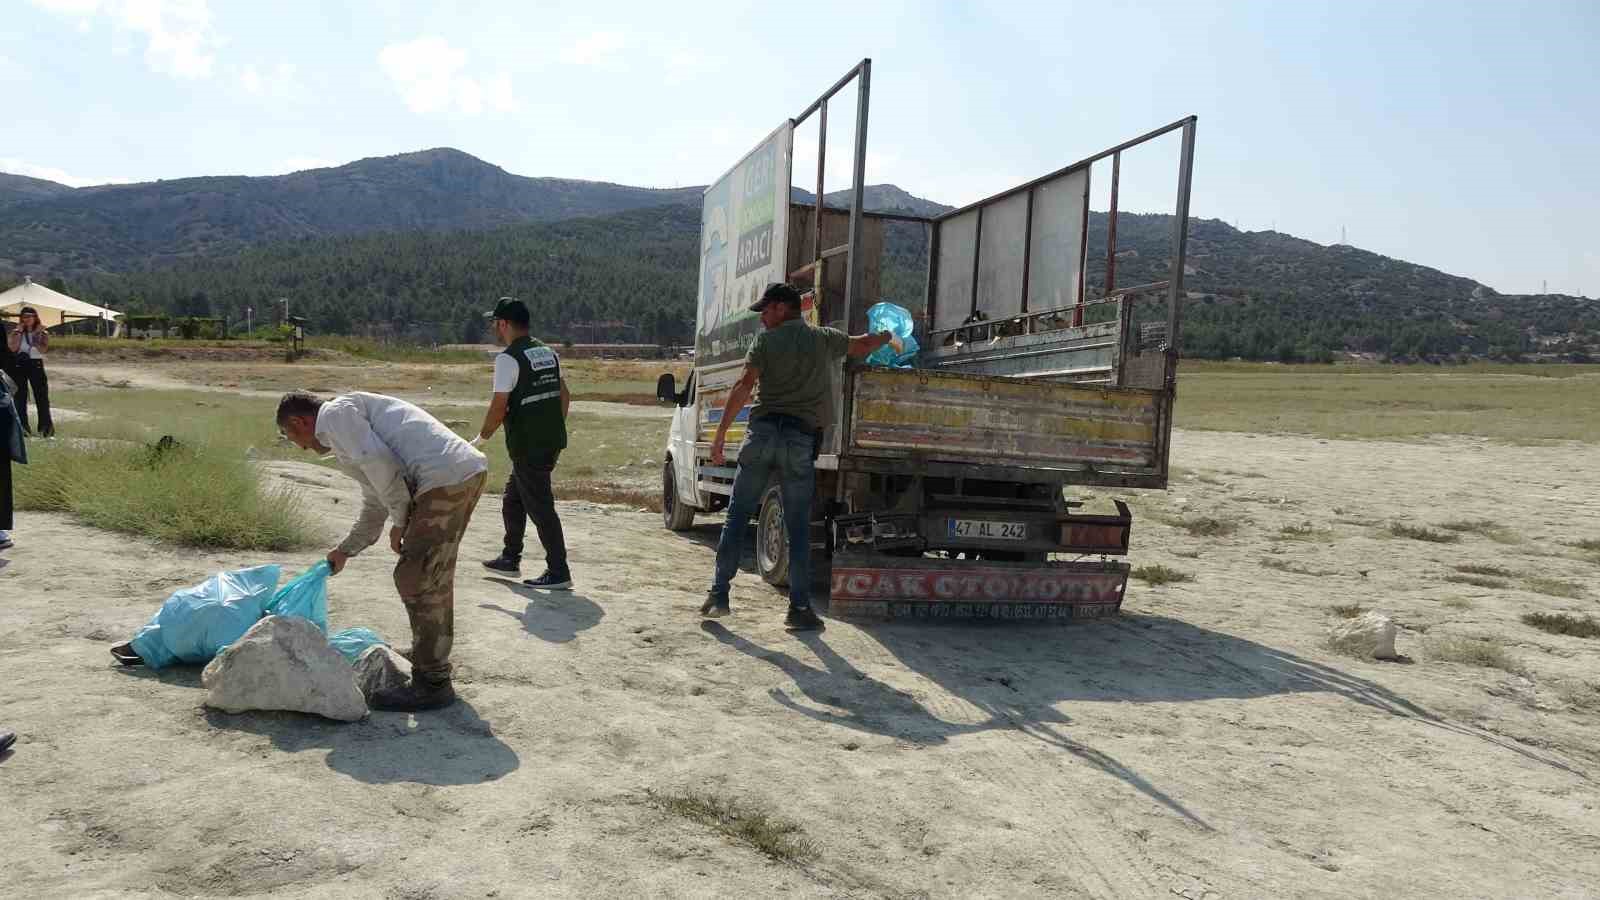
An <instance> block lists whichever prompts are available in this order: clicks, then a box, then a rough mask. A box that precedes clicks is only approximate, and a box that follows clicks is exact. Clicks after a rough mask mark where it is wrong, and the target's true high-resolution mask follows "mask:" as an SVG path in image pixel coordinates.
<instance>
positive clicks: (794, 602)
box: [700, 284, 891, 629]
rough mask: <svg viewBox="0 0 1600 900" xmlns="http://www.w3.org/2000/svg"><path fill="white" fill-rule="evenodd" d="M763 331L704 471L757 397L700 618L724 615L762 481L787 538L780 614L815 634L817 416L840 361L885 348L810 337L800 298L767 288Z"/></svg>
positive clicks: (819, 333) (863, 340)
mask: <svg viewBox="0 0 1600 900" xmlns="http://www.w3.org/2000/svg"><path fill="white" fill-rule="evenodd" d="M750 310H751V311H752V312H758V313H760V314H761V324H762V326H763V327H764V328H765V329H766V330H765V331H763V332H762V333H761V334H760V335H758V336H757V337H756V342H755V344H754V345H753V346H752V347H751V348H750V353H749V355H747V356H746V357H745V364H744V375H743V376H742V377H740V379H739V382H738V383H737V384H735V385H734V386H733V390H732V392H730V393H729V395H728V402H727V404H726V405H724V406H723V409H722V418H721V420H719V421H718V422H717V435H716V438H715V439H714V440H713V441H712V442H711V463H712V465H717V466H720V465H722V463H723V444H724V443H725V442H726V441H727V437H728V425H729V424H730V423H732V422H733V420H734V419H735V418H737V417H738V415H739V412H740V411H741V410H743V409H744V405H745V403H746V402H748V401H749V399H750V395H751V393H752V392H753V391H756V390H757V387H758V385H759V392H758V393H757V399H756V405H755V408H754V409H753V410H752V411H751V413H750V423H749V426H748V427H747V428H746V429H745V438H744V442H743V445H742V446H741V447H740V448H739V470H738V474H737V475H736V476H735V477H734V480H733V497H732V499H731V500H730V501H729V503H728V521H727V524H725V525H723V527H722V539H721V540H720V541H719V542H718V543H717V570H716V574H715V576H714V577H713V578H712V581H711V590H710V591H708V592H707V593H706V602H705V604H704V605H702V606H701V607H700V613H701V615H705V616H711V617H713V618H715V617H719V616H725V615H727V614H728V613H729V611H730V610H729V606H728V587H729V585H730V584H731V583H732V581H733V575H734V573H735V572H736V571H738V568H739V557H740V556H741V555H743V552H744V532H745V526H746V525H747V524H748V523H749V521H750V516H751V515H752V514H753V513H754V512H755V511H756V504H758V503H759V502H760V501H761V495H762V493H763V492H764V491H765V490H766V487H767V482H768V481H769V480H770V479H771V478H772V476H773V474H774V473H776V474H777V478H778V486H779V491H780V495H781V498H782V500H783V526H784V531H785V532H786V533H787V534H788V537H789V615H788V617H787V618H785V619H784V623H785V624H786V625H789V626H790V627H793V628H808V629H814V628H821V627H822V620H821V619H819V618H817V614H816V613H815V612H813V611H812V610H811V497H812V495H813V494H814V493H816V469H815V468H814V467H813V462H814V460H815V457H816V441H817V436H818V427H819V426H820V425H821V422H822V414H823V411H824V410H825V409H826V407H827V403H828V394H829V387H830V385H831V378H830V375H831V374H832V372H833V371H834V370H836V369H837V368H838V366H839V363H840V361H841V360H842V359H843V358H844V357H845V356H846V355H848V356H852V357H858V358H859V357H863V356H866V355H867V354H868V353H871V352H872V351H874V350H876V349H878V348H879V347H882V346H883V345H884V344H887V343H888V342H889V339H890V337H891V335H890V333H889V332H887V331H885V332H883V333H882V334H877V335H861V336H859V337H847V336H846V335H845V333H844V332H842V331H840V330H839V329H837V328H819V327H817V326H815V325H812V324H810V323H808V322H806V321H805V320H804V319H802V318H801V317H800V292H799V291H797V290H795V289H794V287H793V286H791V285H787V284H775V285H772V286H771V287H769V288H767V291H766V293H765V294H762V295H761V300H760V301H758V302H757V303H756V304H755V305H754V306H752V307H750Z"/></svg>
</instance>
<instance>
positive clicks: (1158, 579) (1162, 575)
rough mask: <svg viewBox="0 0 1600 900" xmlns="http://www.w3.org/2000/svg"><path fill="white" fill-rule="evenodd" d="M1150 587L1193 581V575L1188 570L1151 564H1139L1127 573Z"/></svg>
mask: <svg viewBox="0 0 1600 900" xmlns="http://www.w3.org/2000/svg"><path fill="white" fill-rule="evenodd" d="M1128 574H1129V575H1132V576H1133V577H1134V578H1137V579H1139V580H1140V581H1142V582H1144V583H1145V584H1148V585H1150V586H1151V587H1160V586H1161V585H1163V584H1179V583H1181V582H1185V581H1193V580H1194V576H1193V575H1190V574H1189V573H1188V572H1180V571H1179V570H1177V569H1174V568H1171V567H1170V566H1163V565H1153V566H1139V567H1137V568H1135V569H1134V570H1133V571H1132V572H1129V573H1128Z"/></svg>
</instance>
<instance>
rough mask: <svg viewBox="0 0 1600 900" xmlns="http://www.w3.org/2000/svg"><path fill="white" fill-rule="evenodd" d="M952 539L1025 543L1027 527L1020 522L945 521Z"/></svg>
mask: <svg viewBox="0 0 1600 900" xmlns="http://www.w3.org/2000/svg"><path fill="white" fill-rule="evenodd" d="M946 521H948V522H949V523H950V536H951V537H953V538H983V539H985V540H991V541H1025V540H1027V539H1028V526H1027V525H1025V524H1023V523H1022V522H990V521H986V520H983V519H947V520H946Z"/></svg>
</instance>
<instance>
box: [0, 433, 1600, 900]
mask: <svg viewBox="0 0 1600 900" xmlns="http://www.w3.org/2000/svg"><path fill="white" fill-rule="evenodd" d="M1173 458H1174V460H1175V461H1178V462H1179V464H1180V465H1182V466H1183V467H1185V468H1186V469H1187V470H1188V475H1187V476H1186V477H1184V478H1180V479H1179V480H1178V481H1177V482H1176V483H1175V486H1174V489H1173V490H1172V491H1171V492H1169V493H1168V494H1165V495H1156V496H1152V497H1149V498H1147V499H1146V500H1144V501H1143V502H1142V503H1141V504H1140V507H1139V509H1140V518H1139V519H1138V520H1137V522H1138V524H1137V525H1136V530H1135V535H1134V542H1135V548H1136V551H1135V555H1134V562H1135V563H1136V564H1147V563H1155V562H1159V563H1163V564H1166V565H1170V566H1173V567H1175V568H1180V569H1182V570H1184V571H1187V572H1191V573H1193V574H1194V575H1195V576H1196V580H1195V581H1193V582H1191V583H1188V584H1182V585H1174V586H1169V587H1165V588H1159V589H1156V588H1148V587H1144V586H1143V585H1139V584H1137V583H1135V585H1134V586H1133V587H1132V588H1131V589H1130V596H1129V600H1128V602H1127V604H1126V607H1125V614H1124V615H1123V616H1122V617H1120V618H1118V619H1115V620H1106V621H1100V622H1093V623H1081V624H1069V625H1039V624H1031V623H1030V624H1016V623H999V624H980V625H973V624H966V625H963V624H945V625H929V624H924V623H919V624H870V623H868V624H851V623H847V622H842V621H832V622H830V624H829V628H828V630H827V631H825V632H823V633H821V634H820V635H795V634H790V633H787V632H786V631H785V630H784V629H783V628H782V626H781V621H780V620H781V616H782V600H781V598H780V597H778V595H777V594H775V593H774V592H773V591H771V590H770V589H767V588H766V587H765V586H764V585H761V584H760V583H759V581H758V580H757V579H755V578H754V577H753V576H744V577H742V578H741V579H740V581H739V582H738V583H737V584H736V586H735V593H734V607H735V612H736V614H735V615H734V616H733V617H732V618H730V619H724V620H721V621H720V623H718V624H702V623H701V622H700V620H699V619H698V618H697V617H696V615H695V607H696V605H697V604H698V602H699V600H700V596H701V591H702V590H703V589H704V586H705V582H706V581H707V578H708V573H709V571H710V567H711V559H712V545H713V543H714V541H715V537H716V525H715V524H714V523H713V522H711V521H708V522H707V523H706V524H705V525H704V526H702V527H700V528H698V529H697V530H696V531H695V532H693V533H691V534H690V535H687V536H685V535H676V534H672V533H669V532H667V531H665V530H664V529H662V527H661V525H660V522H659V520H658V519H657V517H654V516H650V515H641V514H637V513H634V512H630V511H624V510H616V509H610V508H605V507H597V506H592V505H584V504H563V508H562V515H563V517H564V520H565V522H566V523H567V532H568V535H569V541H570V544H571V547H572V555H573V566H574V570H575V572H576V575H577V578H578V579H579V584H578V590H577V591H576V592H574V593H570V594H549V595H545V594H537V593H535V592H532V591H529V590H527V589H524V588H522V587H521V586H520V585H517V584H514V583H508V582H505V581H500V580H495V579H493V578H486V577H484V575H485V574H486V573H484V572H483V570H481V569H479V568H478V567H477V565H476V561H477V560H479V559H484V558H488V557H489V556H491V555H493V553H494V552H495V550H496V549H497V545H498V541H499V536H500V525H499V515H498V513H499V508H498V506H499V505H498V501H497V500H496V499H494V498H486V499H485V502H484V503H483V505H482V506H481V507H480V510H479V514H478V517H477V518H476V520H475V521H474V523H473V526H472V528H471V530H470V532H469V535H468V539H467V541H466V544H465V547H464V550H463V556H464V560H465V565H463V567H462V568H461V571H460V572H459V573H458V578H457V601H456V610H457V644H456V661H457V664H458V682H457V683H458V689H459V691H460V693H461V695H462V696H463V698H464V702H462V703H460V704H458V705H457V706H455V707H454V708H452V709H450V710H447V711H444V712H439V713H434V714H424V715H419V716H408V715H404V714H392V713H377V714H373V715H372V716H371V717H369V718H368V719H367V720H366V721H364V722H361V723H357V724H352V725H341V724H337V723H333V722H324V721H319V720H314V719H310V718H306V717H300V716H294V715H285V714H245V715H225V714H220V713H216V712H211V711H207V710H206V709H204V708H203V707H202V705H201V701H202V699H203V697H204V694H203V692H202V690H201V689H200V687H199V675H198V672H197V671H194V670H178V671H170V672H164V673H161V674H160V675H156V674H152V673H149V672H145V671H142V670H119V669H117V668H114V667H113V666H112V665H111V664H110V663H111V660H110V657H109V656H108V655H107V653H106V649H107V648H108V647H109V646H110V645H111V644H112V643H114V642H116V641H118V640H121V639H124V638H125V637H126V636H127V635H128V634H129V633H130V632H131V631H132V630H133V629H134V628H136V627H137V626H138V625H139V624H141V623H142V622H143V621H144V620H145V619H146V618H147V617H148V616H149V615H150V613H151V612H152V611H153V610H154V609H155V608H156V606H157V605H158V604H159V603H160V601H161V600H162V598H163V597H164V596H165V595H166V594H167V593H168V592H170V591H171V590H172V589H174V588H176V587H179V586H183V585H187V584H190V583H193V582H196V581H198V580H200V579H201V578H203V577H204V576H205V575H206V574H207V573H209V572H211V571H213V570H216V569H220V568H229V567H239V566H243V565H248V564H255V563H260V562H266V561H269V560H266V559H262V558H260V557H259V556H258V555H253V554H251V555H246V554H232V553H200V552H192V551H180V550H174V549H170V548H164V547H159V546H153V545H151V544H149V543H146V542H143V541H139V540H135V539H131V538H127V537H122V536H116V535H111V534H107V533H103V532H97V531H93V530H90V529H86V528H83V527H80V526H78V525H76V524H74V523H72V522H71V521H69V520H67V519H65V518H62V517H57V516H39V515H24V516H23V517H22V521H21V522H20V527H19V529H18V534H17V537H18V540H19V544H18V546H17V547H16V548H15V549H14V550H11V551H7V552H5V553H3V554H0V685H3V689H0V724H3V725H4V726H5V727H10V728H14V729H16V730H17V731H18V732H19V733H20V735H21V738H20V742H19V744H18V747H17V749H16V750H15V751H14V752H13V753H11V754H10V755H9V756H7V757H5V758H4V759H3V760H0V810H3V813H0V819H3V822H4V837H3V839H0V872H4V873H5V874H4V877H3V879H0V880H3V882H4V883H5V887H6V888H7V889H8V890H7V893H8V895H15V896H19V897H101V896H103V897H110V896H118V897H124V896H131V897H165V896H251V895H266V894H271V895H274V896H284V897H341V898H342V897H357V896H359V897H369V896H370V897H395V898H456V897H522V896H530V897H531V896H541V897H611V896H627V897H643V896H649V897H710V896H730V895H733V896H750V897H767V896H775V895H780V894H781V895H785V896H844V897H1172V896H1179V897H1185V898H1191V900H1196V898H1215V897H1329V898H1332V897H1581V896H1594V895H1595V894H1597V893H1600V809H1597V804H1600V788H1597V785H1596V783H1595V778H1596V777H1600V710H1597V709H1596V708H1595V707H1593V706H1591V707H1590V708H1588V709H1587V710H1585V709H1583V708H1581V698H1582V696H1583V695H1582V694H1581V688H1582V682H1581V681H1580V679H1582V678H1585V677H1586V678H1588V679H1589V680H1590V681H1595V680H1597V679H1596V672H1600V666H1597V665H1596V664H1597V662H1600V646H1597V645H1600V641H1596V640H1588V641H1585V640H1581V639H1578V638H1570V637H1552V636H1548V635H1545V634H1543V633H1541V632H1538V631H1535V630H1533V629H1531V628H1528V627H1526V626H1524V625H1522V624H1520V623H1519V622H1518V621H1517V617H1518V616H1519V615H1520V614H1521V613H1523V612H1527V611H1530V610H1535V609H1545V610H1569V611H1576V612H1600V609H1597V608H1596V607H1597V603H1596V600H1595V598H1596V597H1597V596H1600V586H1597V585H1596V583H1595V582H1596V579H1595V575H1596V573H1597V572H1600V568H1597V567H1596V566H1595V565H1594V564H1593V563H1591V562H1587V561H1585V560H1583V559H1582V558H1581V557H1579V556H1577V555H1575V554H1573V553H1572V552H1571V551H1569V550H1568V549H1567V548H1565V547H1563V546H1562V545H1561V544H1560V542H1561V541H1568V540H1574V539H1576V538H1577V537H1580V536H1591V537H1592V536H1597V535H1600V485H1597V483H1596V482H1595V480H1594V479H1593V477H1592V473H1593V472H1594V471H1596V470H1597V468H1600V448H1596V447H1594V446H1564V447H1509V446H1504V445H1496V444H1489V443H1482V442H1475V441H1470V440H1460V439H1451V440H1439V441H1433V442H1422V443H1413V444H1398V443H1396V444H1384V443H1352V442H1337V441H1333V442H1328V441H1319V440H1315V439H1310V438H1296V437H1266V436H1261V437H1255V436H1247V435H1234V434H1217V433H1186V434H1180V435H1179V436H1178V442H1177V445H1176V448H1175V451H1174V456H1173ZM1228 473H1233V474H1228ZM270 475H271V477H274V478H283V477H286V476H287V477H288V478H290V479H292V483H295V484H298V485H299V486H301V487H302V488H303V489H304V490H305V491H306V494H307V497H308V500H309V503H310V508H311V509H312V510H314V512H315V514H316V515H318V516H320V517H323V518H325V519H326V521H327V523H328V530H329V532H330V535H331V533H332V532H334V531H335V530H337V529H338V528H339V527H341V526H342V525H343V524H344V523H345V521H346V520H347V518H348V516H349V515H350V514H351V512H352V508H353V504H354V502H355V500H356V497H357V494H356V492H355V490H354V488H353V485H352V484H351V483H350V482H348V481H346V480H344V479H343V477H342V476H340V475H338V474H337V473H334V472H331V471H329V470H325V469H320V468H317V467H315V466H308V465H303V464H298V463H296V464H272V466H271V467H270ZM24 477H25V475H24ZM1182 510H1191V511H1194V512H1195V513H1201V514H1208V515H1215V516H1219V517H1225V518H1232V519H1235V520H1240V521H1243V522H1244V523H1245V524H1244V527H1243V528H1242V529H1241V530H1240V531H1239V532H1237V533H1236V534H1234V535H1232V536H1229V537H1226V538H1222V539H1204V538H1197V537H1193V536H1191V535H1189V534H1188V533H1186V532H1182V531H1179V530H1177V529H1174V528H1172V527H1169V526H1166V525H1160V524H1155V519H1156V518H1157V517H1158V516H1162V515H1170V514H1172V513H1174V512H1177V511H1182ZM1480 517H1483V518H1488V517H1492V518H1496V519H1498V520H1500V521H1502V522H1504V523H1505V524H1507V525H1509V526H1510V527H1511V528H1512V529H1514V530H1515V531H1516V532H1517V533H1518V535H1520V536H1521V538H1522V541H1521V542H1520V543H1516V544H1501V543H1495V542H1492V541H1490V540H1487V539H1485V538H1482V537H1477V536H1468V537H1467V539H1466V540H1465V541H1464V542H1462V543H1460V544H1455V545H1436V544H1426V543H1419V542H1415V541H1408V540H1401V539H1396V538H1391V537H1388V536H1387V535H1386V534H1385V533H1384V532H1383V530H1382V529H1380V528H1377V527H1373V526H1374V525H1381V524H1384V523H1387V522H1388V521H1389V520H1391V519H1403V520H1406V521H1410V522H1416V523H1429V522H1434V523H1436V522H1441V521H1445V520H1448V519H1456V518H1480ZM1303 521H1311V522H1313V523H1314V524H1316V525H1318V526H1319V527H1326V528H1327V529H1329V533H1328V534H1327V535H1326V536H1325V537H1324V538H1323V539H1320V540H1316V541H1311V542H1303V541H1283V542H1280V541H1274V540H1272V538H1273V537H1274V536H1277V535H1278V532H1279V529H1280V528H1281V527H1282V526H1283V525H1287V524H1295V523H1300V522H1303ZM530 539H531V536H530ZM315 558H316V554H302V555H299V556H293V557H291V558H284V559H281V560H278V561H280V562H283V563H285V564H287V565H288V566H290V567H291V568H298V567H299V566H300V565H303V564H307V563H309V562H311V561H312V560H314V559H315ZM1262 559H1277V560H1280V561H1285V562H1288V563H1291V564H1293V565H1296V566H1300V567H1303V568H1304V569H1305V570H1306V571H1310V572H1316V573H1319V574H1312V575H1296V574H1291V573H1288V572H1282V571H1277V570H1273V569H1269V568H1265V567H1263V566H1262V565H1261V560H1262ZM1474 561H1476V562H1486V563H1493V564H1496V565H1501V566H1505V567H1507V568H1512V569H1516V570H1517V571H1519V572H1525V573H1537V574H1545V575H1550V576H1554V577H1560V578H1565V579H1569V580H1572V581H1577V582H1581V583H1583V584H1585V585H1586V586H1587V587H1588V590H1589V594H1588V596H1587V597H1586V598H1584V599H1579V600H1565V599H1557V598H1553V597H1548V596H1544V595H1540V594H1534V593H1527V592H1525V591H1522V590H1517V589H1511V590H1490V589H1480V588H1473V587H1470V586H1466V585H1459V584H1449V583H1445V582H1444V581H1443V580H1442V578H1443V576H1444V575H1445V574H1447V573H1448V572H1449V571H1450V566H1452V565H1455V564H1459V563H1463V562H1474ZM391 564H392V558H391V557H389V555H388V554H387V552H381V551H379V550H377V549H374V550H373V551H371V552H370V553H369V554H368V555H364V556H362V557H359V558H358V559H357V560H355V561H354V562H352V563H351V566H350V569H349V570H348V571H347V572H346V573H345V574H344V575H342V576H340V577H339V578H337V579H336V580H335V581H334V582H332V592H331V603H332V618H333V625H334V627H336V628H337V627H345V626H349V625H368V626H372V627H375V628H377V629H379V630H380V631H381V632H383V633H384V634H386V635H392V636H394V637H395V638H397V639H399V641H400V642H401V643H404V642H405V633H406V632H405V617H404V613H403V611H402V609H401V606H400V604H399V602H398V600H397V599H396V597H395V596H394V593H393V590H392V587H391V586H390V584H389V577H388V569H389V567H390V565H391ZM536 567H537V566H536V564H534V565H532V566H530V568H536ZM524 574H530V575H531V574H537V572H536V571H535V572H528V571H526V569H525V571H524ZM1461 599H1466V600H1468V601H1469V603H1470V606H1468V607H1466V608H1458V606H1451V605H1447V604H1446V603H1444V602H1443V601H1445V600H1455V601H1458V605H1459V600H1461ZM1337 603H1361V604H1364V605H1367V606H1375V607H1378V608H1380V609H1384V610H1387V611H1390V612H1392V613H1393V614H1394V615H1395V616H1397V617H1398V618H1399V619H1400V620H1401V621H1402V622H1403V623H1404V624H1405V625H1406V630H1404V631H1403V632H1402V633H1401V635H1400V642H1399V649H1400V651H1401V652H1402V653H1404V654H1406V655H1407V657H1409V660H1408V661H1404V662H1399V663H1378V662H1370V661H1369V662H1363V661H1358V660H1353V659H1349V658H1345V657H1341V656H1337V655H1334V654H1332V653H1330V652H1329V651H1327V650H1326V649H1325V648H1324V643H1323V642H1324V637H1325V635H1326V632H1327V628H1328V626H1329V624H1330V623H1331V622H1332V621H1334V619H1333V618H1332V617H1331V616H1330V615H1329V613H1328V610H1327V607H1329V606H1330V605H1332V604H1337ZM1424 632H1425V633H1424ZM1449 634H1467V635H1490V636H1498V637H1500V638H1502V639H1504V640H1505V641H1506V642H1507V644H1508V645H1509V647H1510V649H1511V652H1512V653H1513V654H1514V655H1515V656H1516V657H1517V658H1518V659H1520V660H1521V661H1522V662H1523V664H1524V665H1525V666H1526V668H1527V670H1528V672H1529V676H1528V677H1524V676H1520V675H1512V674H1509V673H1507V672H1504V671H1500V670H1497V669H1485V668H1474V667H1468V666H1464V665H1460V664H1457V663H1449V662H1443V661H1439V660H1436V659H1434V658H1432V657H1430V655H1429V653H1428V650H1427V641H1428V640H1430V639H1433V638H1436V637H1439V636H1441V635H1449ZM1575 685H1576V686H1577V687H1576V688H1575V687H1574V686H1575ZM1574 690H1578V691H1579V693H1574V692H1573V691H1574ZM651 791H656V792H666V793H675V792H685V791H701V792H708V793H712V794H715V795H718V796H723V797H732V798H740V799H743V800H747V801H752V802H756V803H760V804H764V805H765V806H766V807H768V808H769V809H770V810H772V811H773V812H775V813H777V814H778V815H781V816H783V817H785V818H787V819H791V820H793V821H795V822H797V823H798V824H799V825H800V826H802V827H803V828H804V831H805V833H806V835H807V836H809V837H810V838H812V839H813V840H815V841H816V842H817V844H818V846H819V850H820V855H819V856H818V857H817V858H816V859H815V860H814V861H813V862H810V863H808V864H805V865H795V864H788V863H779V862H773V861H770V860H768V859H766V858H765V857H763V856H761V855H760V854H758V853H756V852H755V851H753V850H751V849H749V848H747V847H745V846H742V845H739V844H736V843H732V842H730V841H729V840H728V839H726V838H724V837H722V836H720V835H719V834H717V833H716V832H713V831H711V830H709V829H707V828H705V827H703V826H701V825H698V824H694V823H691V822H688V821H685V820H683V819H680V818H676V817H674V816H672V815H671V814H669V813H667V812H664V811H662V810H661V809H659V808H657V807H656V806H654V805H652V804H651V802H650V801H649V796H650V795H649V794H648V792H651Z"/></svg>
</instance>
